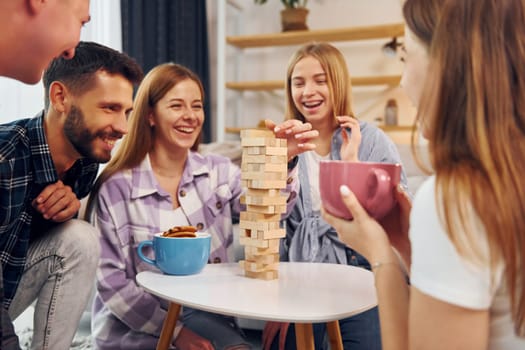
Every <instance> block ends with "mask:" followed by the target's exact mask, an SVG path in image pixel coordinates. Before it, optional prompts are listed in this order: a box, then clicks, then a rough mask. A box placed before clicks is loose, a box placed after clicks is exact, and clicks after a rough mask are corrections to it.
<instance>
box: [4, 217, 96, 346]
mask: <svg viewBox="0 0 525 350" xmlns="http://www.w3.org/2000/svg"><path fill="white" fill-rule="evenodd" d="M99 258H100V245H99V242H98V231H97V229H95V228H94V227H93V226H91V225H90V224H88V223H87V222H85V221H82V220H77V219H72V220H69V221H67V222H65V223H63V224H60V225H58V226H56V227H54V228H53V229H51V230H49V231H48V232H46V233H45V234H44V235H43V236H42V237H40V238H38V239H37V240H36V241H34V242H32V243H31V245H30V246H29V251H28V253H27V259H26V265H25V269H24V272H23V275H22V279H21V280H20V283H19V285H18V288H17V290H16V293H15V297H14V299H13V301H12V302H11V305H10V306H9V316H10V317H11V318H12V319H15V318H16V317H18V316H19V315H20V314H21V313H22V312H23V311H24V310H25V309H27V307H28V306H30V305H31V303H33V301H35V300H36V305H35V312H34V319H33V327H34V329H33V341H32V344H31V349H39V350H41V349H50V350H66V349H69V348H70V347H71V342H72V340H73V337H74V335H75V333H76V331H77V328H78V322H79V321H80V317H81V316H82V313H83V312H84V309H85V307H86V304H87V302H88V300H89V298H90V296H91V292H92V290H93V286H94V283H95V272H96V268H97V264H98V260H99Z"/></svg>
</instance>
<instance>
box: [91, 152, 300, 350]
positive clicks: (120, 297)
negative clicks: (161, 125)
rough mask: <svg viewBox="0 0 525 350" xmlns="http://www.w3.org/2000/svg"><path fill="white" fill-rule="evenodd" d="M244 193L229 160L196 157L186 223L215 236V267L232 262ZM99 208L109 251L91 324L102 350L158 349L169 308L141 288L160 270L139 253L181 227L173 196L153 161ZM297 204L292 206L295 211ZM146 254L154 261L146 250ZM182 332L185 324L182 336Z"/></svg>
mask: <svg viewBox="0 0 525 350" xmlns="http://www.w3.org/2000/svg"><path fill="white" fill-rule="evenodd" d="M289 176H290V177H292V178H293V179H294V181H291V183H290V184H288V186H287V188H286V190H285V191H286V192H287V193H288V194H290V197H289V198H292V199H293V198H295V197H296V196H295V193H297V191H298V187H297V186H298V184H299V182H298V181H297V169H296V168H295V169H293V170H292V171H291V172H290V173H289ZM241 194H242V186H241V173H240V169H239V167H237V166H236V165H234V164H233V163H231V161H230V160H229V159H228V158H225V157H222V156H217V155H207V156H203V155H201V154H199V153H195V152H189V154H188V159H187V161H186V165H185V169H184V172H183V174H182V178H181V180H180V184H179V188H178V191H177V196H178V200H179V203H180V208H182V211H183V212H184V214H185V216H186V218H187V222H188V223H189V224H190V225H192V226H196V227H198V228H200V229H201V230H203V231H206V232H209V233H210V234H211V236H212V242H211V250H210V262H230V261H232V260H233V245H232V244H233V227H232V226H233V223H234V222H236V221H238V219H239V215H240V211H241V210H243V209H244V208H243V207H242V206H241V204H240V196H241ZM292 194H293V195H292ZM96 202H97V208H96V213H95V214H96V222H97V225H98V227H99V229H100V232H101V248H102V256H101V262H100V265H99V268H98V271H97V292H96V297H95V303H94V306H93V321H92V326H93V327H92V330H93V335H94V337H95V341H96V344H97V347H98V348H99V349H101V350H103V349H154V348H155V346H156V343H157V341H158V337H159V336H160V331H161V328H162V323H163V321H164V318H165V316H166V310H167V304H166V302H165V301H162V300H160V299H159V298H157V297H155V296H153V295H151V294H149V293H146V292H144V290H143V289H142V288H141V287H140V286H138V285H137V283H136V281H135V276H136V275H137V273H139V272H141V271H145V270H157V269H156V267H154V266H152V265H149V264H147V263H145V262H143V261H142V260H140V258H139V257H138V254H137V246H138V243H139V242H140V241H143V240H146V239H152V237H153V234H155V233H157V232H162V231H165V230H167V229H169V228H170V227H172V226H180V225H181V223H180V222H177V219H176V218H177V216H176V215H174V209H173V202H172V199H171V196H170V194H169V193H167V192H166V191H164V190H163V189H162V188H161V187H160V185H159V183H158V181H157V180H156V179H155V176H154V174H153V172H152V168H151V164H150V161H149V157H147V156H146V158H145V159H144V160H143V161H142V163H141V164H140V165H139V166H137V167H136V168H134V169H129V170H125V171H121V172H118V173H116V174H114V175H113V176H111V177H110V178H109V179H108V180H107V181H106V182H104V184H103V185H102V186H101V188H100V191H99V194H98V196H97V200H96ZM294 202H295V201H294V200H290V201H289V203H288V208H291V206H293V204H294ZM183 224H184V223H183ZM144 253H145V255H148V254H147V253H148V251H147V249H144ZM150 258H152V256H150ZM181 327H182V325H181V324H180V323H179V324H178V325H177V327H176V330H175V334H177V333H178V331H179V330H180V328H181Z"/></svg>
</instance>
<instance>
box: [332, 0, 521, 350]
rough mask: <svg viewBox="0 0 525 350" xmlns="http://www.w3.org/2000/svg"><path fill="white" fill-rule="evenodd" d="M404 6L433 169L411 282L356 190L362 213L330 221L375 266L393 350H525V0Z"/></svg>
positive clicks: (414, 229)
mask: <svg viewBox="0 0 525 350" xmlns="http://www.w3.org/2000/svg"><path fill="white" fill-rule="evenodd" d="M414 13H416V14H419V16H415V17H414V16H411V15H413V14H414ZM404 14H405V18H406V20H407V26H408V29H409V30H407V35H413V37H412V38H408V42H409V43H410V42H411V41H410V40H412V42H414V40H416V41H419V42H420V43H423V44H428V57H429V61H428V69H427V70H426V72H423V75H426V79H425V84H423V85H422V90H421V92H420V94H419V95H420V96H421V97H420V101H419V112H418V116H417V120H418V121H419V124H420V126H421V128H422V131H423V134H424V135H425V136H426V137H427V138H428V142H429V151H430V160H431V165H432V167H433V169H434V171H435V175H433V176H431V177H430V178H429V179H428V180H427V181H426V183H425V184H423V185H422V186H421V188H420V190H419V191H418V193H417V194H416V197H415V199H414V204H413V209H412V212H411V216H410V219H411V220H410V232H409V237H410V242H411V247H412V265H411V287H410V288H408V287H406V286H405V283H404V276H403V274H402V273H401V270H400V269H399V266H398V263H397V261H396V259H395V255H394V254H393V253H392V250H391V248H390V242H389V235H388V234H386V233H385V231H384V230H383V228H382V227H381V226H380V225H378V224H377V223H376V222H375V221H374V220H372V219H371V218H370V217H369V216H368V215H367V214H366V213H365V212H364V211H363V209H362V207H361V206H360V205H359V204H358V203H357V201H356V199H355V197H354V196H353V194H352V193H351V192H350V190H349V189H348V188H341V193H342V195H343V200H344V201H345V203H346V205H347V206H348V208H349V209H350V210H351V212H352V213H353V215H354V220H353V221H345V220H341V219H338V218H335V217H333V216H330V215H329V214H327V213H325V214H324V217H325V218H326V220H327V221H328V222H331V223H332V224H333V225H334V226H335V227H336V228H337V231H338V233H339V235H340V237H341V239H342V240H343V241H345V242H347V243H348V244H353V245H354V246H355V247H356V249H357V250H358V251H360V252H361V253H363V254H364V255H365V256H366V257H367V258H369V260H370V261H371V263H372V266H373V271H374V274H375V279H376V287H377V292H378V302H379V310H380V320H381V331H382V339H383V345H384V347H383V348H384V349H385V350H389V349H438V348H439V349H505V350H509V349H510V350H513V349H524V348H525V253H524V244H525V184H524V182H523V179H522V176H523V173H524V172H525V108H524V104H525V67H524V65H523V62H525V1H523V0H497V1H495V0H462V1H456V0H448V1H429V0H407V1H406V3H405V5H404ZM424 18H427V19H428V18H434V19H436V21H435V28H433V30H432V31H431V32H430V34H431V35H430V38H427V39H425V37H424V36H422V35H421V32H419V31H418V30H417V25H415V23H416V22H418V21H419V22H420V21H421V20H422V19H424ZM407 64H408V62H407ZM407 68H408V67H407ZM389 234H390V232H389Z"/></svg>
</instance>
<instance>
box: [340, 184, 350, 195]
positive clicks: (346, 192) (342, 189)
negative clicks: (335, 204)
mask: <svg viewBox="0 0 525 350" xmlns="http://www.w3.org/2000/svg"><path fill="white" fill-rule="evenodd" d="M339 192H341V194H342V195H343V196H344V197H347V196H349V195H350V189H349V188H348V186H346V185H341V187H339Z"/></svg>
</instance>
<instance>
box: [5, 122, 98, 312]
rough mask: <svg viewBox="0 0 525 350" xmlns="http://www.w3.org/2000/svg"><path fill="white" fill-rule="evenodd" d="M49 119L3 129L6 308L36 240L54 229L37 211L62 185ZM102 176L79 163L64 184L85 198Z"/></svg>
mask: <svg viewBox="0 0 525 350" xmlns="http://www.w3.org/2000/svg"><path fill="white" fill-rule="evenodd" d="M43 120H44V113H43V112H41V113H39V114H38V115H37V116H36V117H34V118H31V119H22V120H17V121H15V122H11V123H8V124H3V125H0V262H1V263H2V270H3V286H4V298H3V304H4V307H6V308H7V307H8V306H9V303H10V302H11V300H12V299H13V297H14V295H15V292H16V288H17V286H18V283H19V281H20V278H21V276H22V272H23V270H24V264H25V260H26V254H27V250H28V248H29V241H30V239H33V238H36V237H38V235H40V234H42V233H45V232H46V231H47V229H49V228H50V227H52V226H53V225H54V223H53V222H50V221H46V220H44V219H43V218H42V216H41V215H40V214H39V213H37V212H36V211H35V210H34V209H33V207H32V206H31V202H32V201H33V199H34V198H36V197H37V196H38V194H39V193H40V192H41V191H42V190H43V189H44V188H45V187H46V186H47V185H50V184H52V183H55V182H57V181H58V180H59V178H58V174H57V172H56V170H55V166H54V164H53V160H52V157H51V154H50V153H49V147H48V144H47V141H46V137H45V134H44V127H43ZM97 171H98V164H97V163H94V162H92V161H88V160H87V159H79V160H78V161H77V162H75V164H74V165H73V167H71V169H69V170H68V172H67V174H66V177H65V179H64V183H65V184H66V185H69V186H71V188H72V189H73V191H74V192H75V194H76V195H77V197H78V198H79V199H80V198H83V197H85V196H86V195H87V194H88V193H89V191H90V190H91V187H92V184H93V181H94V180H95V177H96V175H97ZM0 298H1V295H0Z"/></svg>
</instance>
